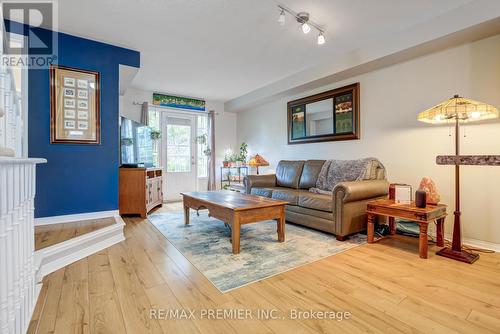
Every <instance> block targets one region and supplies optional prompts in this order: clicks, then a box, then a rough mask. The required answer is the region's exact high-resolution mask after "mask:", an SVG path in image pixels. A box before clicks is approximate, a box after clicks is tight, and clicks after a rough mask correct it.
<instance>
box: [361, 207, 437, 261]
mask: <svg viewBox="0 0 500 334" xmlns="http://www.w3.org/2000/svg"><path fill="white" fill-rule="evenodd" d="M366 213H367V215H368V231H367V236H368V243H369V244H371V243H373V234H374V233H375V217H376V216H385V217H388V218H389V230H390V234H391V235H394V234H396V224H395V219H396V218H402V219H406V220H411V221H414V222H417V223H418V225H419V226H420V237H419V241H418V249H419V254H420V257H421V258H422V259H427V257H428V246H427V229H428V225H429V223H431V222H434V221H436V222H437V230H436V234H437V236H436V244H437V245H438V246H439V247H443V246H444V219H445V218H446V205H444V204H438V205H427V207H426V208H417V207H416V206H415V204H413V203H412V204H397V203H395V202H394V200H391V199H378V200H374V201H370V202H368V203H367V208H366Z"/></svg>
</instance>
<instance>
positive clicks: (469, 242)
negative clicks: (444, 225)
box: [444, 234, 500, 252]
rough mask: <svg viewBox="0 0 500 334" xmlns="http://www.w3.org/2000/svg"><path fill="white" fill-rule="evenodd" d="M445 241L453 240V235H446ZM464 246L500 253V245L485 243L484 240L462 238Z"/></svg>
mask: <svg viewBox="0 0 500 334" xmlns="http://www.w3.org/2000/svg"><path fill="white" fill-rule="evenodd" d="M444 237H445V239H447V240H450V241H451V240H452V239H453V235H451V234H445V235H444ZM462 244H464V245H466V246H470V247H473V248H483V249H487V250H492V251H495V252H500V244H496V243H493V242H489V241H483V240H478V239H471V238H462Z"/></svg>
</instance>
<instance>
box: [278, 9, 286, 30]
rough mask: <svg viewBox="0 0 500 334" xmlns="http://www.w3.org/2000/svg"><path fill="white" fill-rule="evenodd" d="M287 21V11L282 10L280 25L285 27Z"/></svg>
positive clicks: (279, 19)
mask: <svg viewBox="0 0 500 334" xmlns="http://www.w3.org/2000/svg"><path fill="white" fill-rule="evenodd" d="M285 19H286V18H285V10H284V9H283V8H282V9H281V14H280V16H279V18H278V23H279V24H281V25H282V26H284V25H285Z"/></svg>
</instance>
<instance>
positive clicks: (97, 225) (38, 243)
mask: <svg viewBox="0 0 500 334" xmlns="http://www.w3.org/2000/svg"><path fill="white" fill-rule="evenodd" d="M115 223H116V221H115V219H114V218H102V219H91V220H83V221H79V222H73V223H64V224H50V225H42V226H35V250H39V249H42V248H45V247H49V246H52V245H55V244H58V243H60V242H63V241H66V240H69V239H72V238H76V237H79V236H81V235H84V234H86V233H90V232H93V231H95V230H98V229H101V228H103V227H106V226H110V225H113V224H115Z"/></svg>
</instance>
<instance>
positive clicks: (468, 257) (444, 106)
mask: <svg viewBox="0 0 500 334" xmlns="http://www.w3.org/2000/svg"><path fill="white" fill-rule="evenodd" d="M498 116H499V113H498V109H497V108H495V107H494V106H492V105H489V104H486V103H482V102H478V101H474V100H470V99H465V98H463V97H460V96H458V95H455V96H454V97H452V98H451V99H449V100H447V101H444V102H442V103H440V104H438V105H437V106H434V107H432V108H430V109H428V110H426V111H423V112H421V113H419V114H418V120H419V121H421V122H425V123H432V124H441V123H453V124H454V126H455V155H452V156H438V157H437V159H436V161H437V163H438V164H440V165H454V166H455V212H454V223H453V241H452V245H451V248H450V247H445V248H443V249H441V250H440V251H438V252H437V253H436V254H437V255H441V256H445V257H448V258H451V259H454V260H458V261H462V262H466V263H473V262H474V261H476V260H477V259H478V258H479V254H474V253H470V252H466V251H464V250H463V248H462V232H461V226H460V216H461V211H460V166H461V165H497V163H498V162H499V161H500V157H499V156H483V155H473V156H470V155H469V156H461V155H460V125H461V123H463V122H473V121H482V120H486V119H492V118H498Z"/></svg>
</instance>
